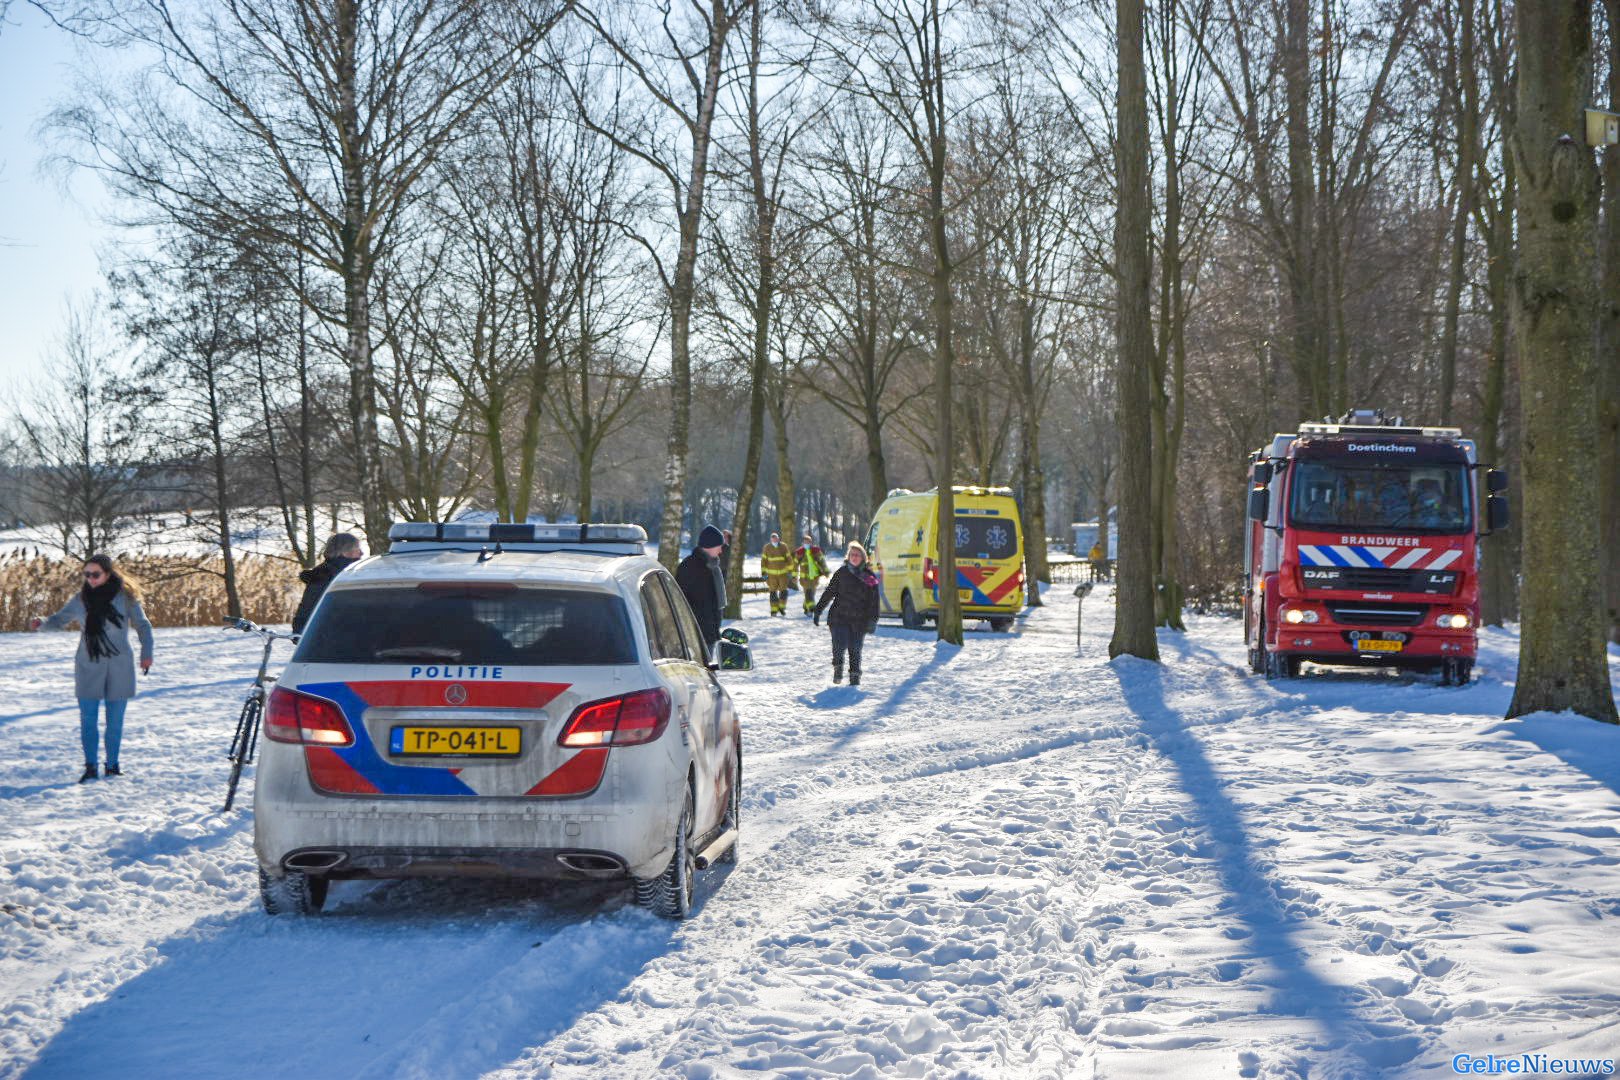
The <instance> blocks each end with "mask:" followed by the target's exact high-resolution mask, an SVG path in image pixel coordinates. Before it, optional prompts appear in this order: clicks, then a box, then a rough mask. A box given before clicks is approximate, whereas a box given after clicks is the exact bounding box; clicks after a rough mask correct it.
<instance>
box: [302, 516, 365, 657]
mask: <svg viewBox="0 0 1620 1080" xmlns="http://www.w3.org/2000/svg"><path fill="white" fill-rule="evenodd" d="M365 555H366V553H365V551H363V550H362V549H361V547H360V538H359V537H358V536H355V535H354V534H353V533H336V534H334V535H333V536H332V538H331V539H330V540H328V541H327V542H326V557H325V560H324V561H323V562H322V563H321V564H320V565H319V566H312V567H310V568H309V569H308V570H305V571H304V572H303V573H301V574H299V575H298V580H299V581H302V582H303V583H304V595H303V597H302V599H300V600H299V601H298V611H297V612H296V613H294V615H293V621H292V632H293V633H295V634H302V633H303V632H304V627H305V626H307V625H309V617H310V616H311V615H313V614H314V613H315V605H316V604H318V603H320V602H321V597H322V596H323V595H325V593H326V587H327V586H328V585H330V584H332V579H333V578H335V577H337V576H338V575H339V574H341V573H342V572H343V571H344V570H346V569H347V568H348V567H351V566H353V565H354V564H355V563H357V562H359V561H360V560H361V559H363V558H365Z"/></svg>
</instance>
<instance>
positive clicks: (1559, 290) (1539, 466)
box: [1508, 0, 1617, 723]
mask: <svg viewBox="0 0 1620 1080" xmlns="http://www.w3.org/2000/svg"><path fill="white" fill-rule="evenodd" d="M1515 17H1516V19H1517V22H1518V54H1519V77H1518V110H1517V118H1516V119H1517V126H1516V130H1515V133H1514V140H1513V152H1514V155H1515V158H1516V163H1517V167H1518V173H1519V184H1520V195H1519V263H1518V266H1517V268H1516V270H1517V274H1516V279H1517V280H1516V286H1517V294H1518V298H1519V311H1520V312H1521V313H1522V317H1521V318H1520V320H1519V322H1518V336H1519V358H1520V369H1521V375H1520V404H1521V409H1522V412H1523V415H1524V595H1523V597H1522V607H1523V611H1524V615H1523V618H1522V619H1521V626H1522V641H1521V645H1520V651H1519V674H1518V682H1517V685H1516V686H1515V687H1514V692H1513V703H1512V704H1511V705H1510V706H1509V707H1508V715H1509V716H1510V717H1511V716H1523V715H1524V714H1526V713H1532V712H1540V711H1547V712H1561V711H1563V710H1566V709H1567V710H1570V711H1572V712H1577V713H1580V714H1581V715H1583V716H1590V717H1592V718H1594V719H1598V720H1605V721H1609V722H1611V723H1613V722H1617V717H1616V713H1615V706H1614V697H1613V694H1612V691H1611V690H1610V687H1609V665H1608V656H1607V654H1606V651H1605V647H1604V637H1605V634H1604V630H1605V624H1606V621H1607V620H1606V619H1605V617H1604V611H1603V602H1602V595H1601V589H1599V588H1595V587H1594V586H1595V585H1596V584H1597V583H1599V582H1601V581H1602V572H1603V566H1602V562H1601V560H1600V558H1599V555H1598V552H1599V548H1600V545H1601V543H1602V530H1601V528H1600V526H1599V522H1598V516H1597V515H1596V514H1594V513H1571V512H1570V508H1571V507H1591V508H1595V507H1597V506H1599V505H1600V504H1601V502H1602V500H1603V493H1602V492H1601V491H1600V490H1599V488H1598V482H1599V468H1598V460H1597V455H1596V454H1595V453H1593V449H1594V447H1595V445H1596V442H1597V438H1598V403H1597V397H1598V395H1596V394H1594V393H1593V389H1594V388H1595V387H1599V386H1602V385H1603V381H1602V377H1601V376H1600V373H1599V372H1598V370H1597V352H1596V349H1595V348H1594V346H1595V341H1594V332H1595V330H1596V317H1597V312H1598V304H1597V301H1598V294H1597V263H1596V257H1597V250H1596V236H1597V224H1598V198H1599V195H1598V173H1597V165H1596V163H1595V162H1594V161H1593V157H1592V151H1591V150H1590V149H1588V148H1587V147H1586V146H1585V145H1584V143H1583V142H1578V141H1577V140H1576V139H1574V138H1572V137H1571V136H1570V134H1569V132H1571V131H1575V132H1579V131H1580V125H1581V119H1582V109H1583V107H1584V106H1585V104H1586V102H1585V101H1584V100H1583V98H1584V93H1583V82H1584V73H1585V72H1587V71H1588V70H1589V66H1590V64H1591V51H1592V0H1556V2H1555V0H1544V2H1541V3H1536V4H1523V3H1521V4H1519V5H1517V6H1516V9H1515Z"/></svg>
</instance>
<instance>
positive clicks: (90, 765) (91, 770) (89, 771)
mask: <svg viewBox="0 0 1620 1080" xmlns="http://www.w3.org/2000/svg"><path fill="white" fill-rule="evenodd" d="M95 778H96V763H95V762H93V761H87V762H85V763H84V775H83V776H81V777H79V783H81V784H82V783H84V782H85V781H86V780H94V779H95Z"/></svg>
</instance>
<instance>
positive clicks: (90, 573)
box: [84, 570, 107, 581]
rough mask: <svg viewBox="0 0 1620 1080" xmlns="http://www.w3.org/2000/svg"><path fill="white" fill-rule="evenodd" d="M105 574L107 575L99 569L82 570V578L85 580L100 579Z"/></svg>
mask: <svg viewBox="0 0 1620 1080" xmlns="http://www.w3.org/2000/svg"><path fill="white" fill-rule="evenodd" d="M106 576H107V575H106V574H103V573H102V572H101V571H100V570H86V571H85V572H84V580H86V581H100V580H101V579H102V578H104V577H106Z"/></svg>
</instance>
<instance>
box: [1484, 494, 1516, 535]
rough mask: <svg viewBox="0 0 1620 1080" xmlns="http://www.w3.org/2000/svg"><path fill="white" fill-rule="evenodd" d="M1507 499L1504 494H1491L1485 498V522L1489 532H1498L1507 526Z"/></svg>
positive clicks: (1508, 515)
mask: <svg viewBox="0 0 1620 1080" xmlns="http://www.w3.org/2000/svg"><path fill="white" fill-rule="evenodd" d="M1509 517H1511V515H1510V514H1509V513H1508V501H1507V497H1506V496H1504V495H1492V496H1491V497H1490V498H1488V499H1486V500H1485V524H1486V527H1487V528H1489V529H1490V530H1491V532H1500V531H1501V530H1503V529H1505V528H1507V527H1508V519H1509Z"/></svg>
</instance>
